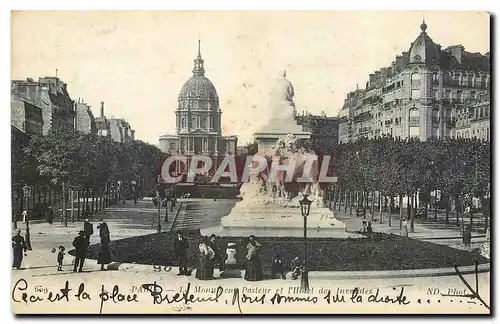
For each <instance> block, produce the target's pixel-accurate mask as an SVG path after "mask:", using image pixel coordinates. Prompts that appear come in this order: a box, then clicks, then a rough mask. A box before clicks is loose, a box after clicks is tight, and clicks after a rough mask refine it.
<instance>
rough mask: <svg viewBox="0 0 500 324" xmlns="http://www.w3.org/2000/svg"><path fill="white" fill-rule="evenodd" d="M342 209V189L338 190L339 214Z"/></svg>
mask: <svg viewBox="0 0 500 324" xmlns="http://www.w3.org/2000/svg"><path fill="white" fill-rule="evenodd" d="M341 209H342V188H339V212H340V210H341Z"/></svg>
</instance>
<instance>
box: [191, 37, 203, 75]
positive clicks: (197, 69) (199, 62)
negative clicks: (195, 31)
mask: <svg viewBox="0 0 500 324" xmlns="http://www.w3.org/2000/svg"><path fill="white" fill-rule="evenodd" d="M200 43H201V41H200V40H199V39H198V56H197V57H196V59H195V60H194V67H193V75H195V76H204V75H205V68H204V67H203V62H204V61H203V59H202V58H201V44H200Z"/></svg>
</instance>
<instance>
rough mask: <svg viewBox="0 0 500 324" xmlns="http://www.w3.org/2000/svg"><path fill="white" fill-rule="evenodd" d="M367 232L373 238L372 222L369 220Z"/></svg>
mask: <svg viewBox="0 0 500 324" xmlns="http://www.w3.org/2000/svg"><path fill="white" fill-rule="evenodd" d="M366 233H368V238H370V239H372V238H373V229H372V222H371V221H368V226H367V227H366Z"/></svg>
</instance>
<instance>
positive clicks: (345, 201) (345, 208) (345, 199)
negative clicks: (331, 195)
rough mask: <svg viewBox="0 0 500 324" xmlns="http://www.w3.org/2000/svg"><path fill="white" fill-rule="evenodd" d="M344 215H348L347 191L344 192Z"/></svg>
mask: <svg viewBox="0 0 500 324" xmlns="http://www.w3.org/2000/svg"><path fill="white" fill-rule="evenodd" d="M344 214H347V189H346V190H344Z"/></svg>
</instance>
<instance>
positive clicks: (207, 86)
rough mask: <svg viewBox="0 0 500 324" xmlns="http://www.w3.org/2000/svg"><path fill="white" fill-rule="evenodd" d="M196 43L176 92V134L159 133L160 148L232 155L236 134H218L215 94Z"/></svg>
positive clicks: (169, 151) (216, 98)
mask: <svg viewBox="0 0 500 324" xmlns="http://www.w3.org/2000/svg"><path fill="white" fill-rule="evenodd" d="M203 63H204V61H203V59H202V58H201V53H200V47H199V43H198V56H197V57H196V59H195V60H194V68H193V76H192V77H191V78H189V79H188V80H187V81H186V82H185V83H184V85H183V86H182V89H181V91H180V93H179V98H178V106H177V109H176V111H175V118H176V134H175V135H163V136H160V139H159V142H160V148H161V150H162V151H163V152H166V153H169V154H183V155H187V156H189V155H194V154H205V155H209V156H212V157H214V158H216V160H217V158H218V157H221V156H224V155H226V154H236V148H237V141H238V139H237V137H236V136H222V132H221V115H222V111H221V109H220V107H219V96H218V95H217V90H216V89H215V86H214V85H213V84H212V82H211V81H210V80H209V79H208V78H207V77H205V69H204V66H203Z"/></svg>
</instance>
